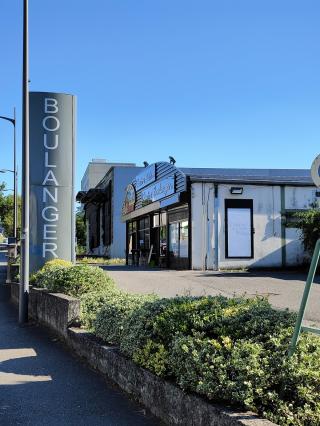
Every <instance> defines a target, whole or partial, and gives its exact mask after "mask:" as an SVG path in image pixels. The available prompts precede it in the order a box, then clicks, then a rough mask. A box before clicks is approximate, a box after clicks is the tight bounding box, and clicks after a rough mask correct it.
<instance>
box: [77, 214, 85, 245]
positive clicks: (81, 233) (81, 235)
mask: <svg viewBox="0 0 320 426" xmlns="http://www.w3.org/2000/svg"><path fill="white" fill-rule="evenodd" d="M84 215H85V213H84V211H77V213H76V237H77V247H78V252H79V251H85V247H86V240H87V230H86V223H85V217H84ZM79 249H80V250H79Z"/></svg>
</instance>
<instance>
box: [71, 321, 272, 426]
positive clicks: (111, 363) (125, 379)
mask: <svg viewBox="0 0 320 426" xmlns="http://www.w3.org/2000/svg"><path fill="white" fill-rule="evenodd" d="M67 343H68V345H69V346H71V348H72V349H73V350H74V351H75V352H76V353H77V354H78V355H80V356H81V357H83V358H85V359H86V360H87V361H88V362H89V364H90V365H91V366H92V367H94V368H95V369H97V370H99V371H100V372H101V373H102V374H104V375H105V376H107V377H108V378H109V379H111V380H112V381H113V382H115V383H116V384H117V385H119V386H120V388H121V389H123V390H125V391H126V392H127V393H129V394H130V395H131V396H132V397H133V398H134V399H135V400H137V401H138V402H140V403H141V404H143V405H144V406H145V407H147V408H148V409H149V410H150V411H151V412H152V413H153V414H154V415H155V416H157V417H159V418H160V419H161V420H163V421H164V422H165V423H167V424H171V425H190V426H191V425H194V426H239V425H241V426H275V424H274V423H272V422H270V421H269V420H265V419H261V418H259V417H258V416H257V415H256V414H254V413H251V412H241V411H235V410H234V409H231V408H227V407H222V406H219V405H216V404H212V403H210V402H208V401H206V400H204V399H202V398H200V397H198V396H195V395H192V394H187V393H185V392H183V391H182V390H181V389H180V388H179V387H178V386H176V385H175V384H173V383H170V382H168V381H165V380H162V379H160V378H159V377H157V376H155V375H154V374H152V373H150V372H149V371H147V370H145V369H143V368H141V367H139V366H137V365H136V364H135V363H134V362H133V361H131V360H130V359H127V358H125V357H124V356H123V355H122V354H121V353H119V351H118V349H117V348H115V347H112V346H104V345H101V344H100V343H98V342H97V341H96V339H95V338H94V336H93V335H92V334H90V333H88V332H86V331H84V330H81V329H79V328H70V329H69V330H68V339H67Z"/></svg>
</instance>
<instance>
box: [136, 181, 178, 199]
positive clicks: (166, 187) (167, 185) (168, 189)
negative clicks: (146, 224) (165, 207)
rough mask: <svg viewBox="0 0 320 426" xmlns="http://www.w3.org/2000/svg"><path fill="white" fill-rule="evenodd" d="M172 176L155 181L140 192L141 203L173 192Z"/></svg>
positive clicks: (161, 197)
mask: <svg viewBox="0 0 320 426" xmlns="http://www.w3.org/2000/svg"><path fill="white" fill-rule="evenodd" d="M174 183H175V182H174V176H170V177H167V178H165V179H162V180H160V181H159V182H156V183H155V184H153V185H150V186H148V187H147V188H146V189H144V190H143V191H142V192H141V201H142V202H143V204H146V203H153V202H154V201H158V200H161V199H163V198H165V197H168V196H169V195H172V194H174V193H175V185H174Z"/></svg>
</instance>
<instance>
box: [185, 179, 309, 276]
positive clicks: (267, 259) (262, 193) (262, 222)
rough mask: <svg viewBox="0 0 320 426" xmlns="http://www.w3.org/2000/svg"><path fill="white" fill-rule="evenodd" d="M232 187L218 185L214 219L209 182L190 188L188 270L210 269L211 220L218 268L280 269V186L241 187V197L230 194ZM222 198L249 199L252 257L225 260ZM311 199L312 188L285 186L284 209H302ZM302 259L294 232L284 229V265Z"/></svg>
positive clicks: (212, 243)
mask: <svg viewBox="0 0 320 426" xmlns="http://www.w3.org/2000/svg"><path fill="white" fill-rule="evenodd" d="M231 186H234V185H227V184H220V185H218V200H217V201H218V217H217V218H214V203H215V198H214V189H213V184H212V183H193V184H192V187H191V214H192V222H191V227H192V268H193V269H214V266H215V265H214V251H215V238H214V229H215V226H214V220H215V219H217V220H218V241H219V244H218V266H219V268H220V269H224V268H239V267H248V266H251V267H280V266H282V252H281V247H282V241H281V191H280V186H267V185H259V186H258V185H241V186H242V187H243V194H242V195H232V194H230V188H231ZM225 199H252V200H253V227H254V229H255V233H254V258H253V259H239V260H237V259H227V258H226V257H225V208H224V204H225V202H224V200H225ZM314 199H315V188H312V187H285V208H286V209H304V208H308V207H309V206H310V203H311V202H312V201H314ZM304 257H305V254H304V251H303V247H302V245H301V242H300V240H299V233H298V231H297V230H296V229H292V228H291V229H288V228H286V258H287V264H288V265H295V264H297V263H301V262H302V261H303V259H304Z"/></svg>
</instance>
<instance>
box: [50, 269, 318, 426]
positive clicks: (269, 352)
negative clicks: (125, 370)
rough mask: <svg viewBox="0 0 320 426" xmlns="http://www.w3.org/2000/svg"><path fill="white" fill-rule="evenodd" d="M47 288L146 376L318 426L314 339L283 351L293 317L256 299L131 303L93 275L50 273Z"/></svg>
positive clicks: (288, 421) (137, 299)
mask: <svg viewBox="0 0 320 426" xmlns="http://www.w3.org/2000/svg"><path fill="white" fill-rule="evenodd" d="M44 276H45V277H46V278H45V279H44V280H43V281H42V282H45V283H46V285H47V287H48V288H49V289H50V290H52V291H59V292H64V293H66V294H70V295H73V296H78V297H80V300H81V321H82V324H83V325H84V326H85V327H87V328H88V329H90V330H91V331H92V332H93V333H94V334H95V335H97V336H98V337H100V338H102V339H103V340H104V341H105V342H107V343H109V344H117V345H119V346H120V350H121V351H122V352H123V353H124V354H125V355H126V356H128V357H130V358H131V359H133V360H134V361H135V362H136V363H137V364H139V365H141V366H142V367H144V368H147V369H149V370H150V371H152V372H153V373H155V374H157V375H159V376H162V377H165V378H169V379H170V380H174V381H175V382H176V383H177V384H178V385H179V386H180V387H181V388H182V389H185V390H187V391H191V392H195V393H197V394H199V395H202V396H204V397H205V398H208V399H209V400H212V401H218V402H219V401H220V402H223V403H227V404H234V405H235V406H238V407H241V408H244V409H249V410H253V411H255V412H257V413H258V414H260V415H261V416H263V417H265V418H268V419H269V420H271V421H273V422H275V423H277V424H279V425H291V426H319V425H320V339H319V337H318V336H314V335H310V334H305V333H303V334H302V335H301V337H300V340H299V343H298V347H297V350H296V352H295V354H294V356H293V357H291V358H290V359H288V357H287V350H288V347H289V344H290V340H291V337H292V333H293V327H294V323H295V319H296V315H295V314H293V313H290V312H289V311H279V310H275V309H273V308H272V307H271V306H270V304H269V303H268V301H267V300H265V299H262V298H255V299H247V298H244V297H240V298H233V299H227V298H225V297H222V296H217V297H176V298H173V299H158V298H157V297H156V296H154V295H148V296H141V295H131V294H127V293H124V292H122V291H120V290H118V289H117V288H116V287H115V285H114V283H113V282H112V280H111V279H110V278H109V277H108V276H107V275H106V273H105V272H103V271H102V270H101V269H99V268H93V267H89V266H71V267H70V266H67V267H64V266H63V265H60V266H57V265H54V266H53V265H51V267H50V268H49V270H47V271H46V273H45V274H44Z"/></svg>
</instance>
